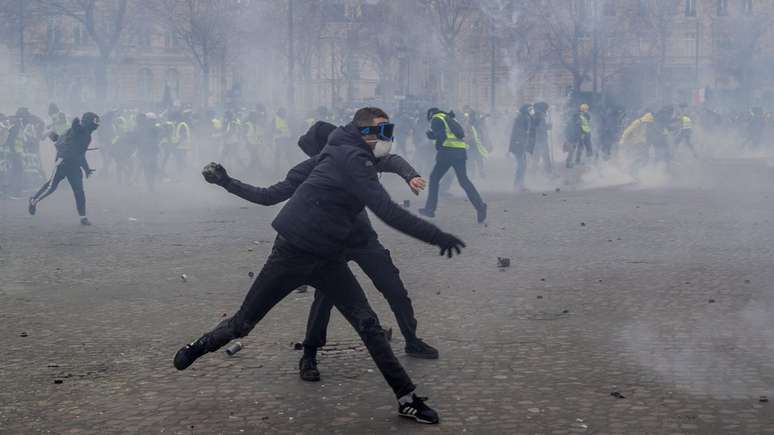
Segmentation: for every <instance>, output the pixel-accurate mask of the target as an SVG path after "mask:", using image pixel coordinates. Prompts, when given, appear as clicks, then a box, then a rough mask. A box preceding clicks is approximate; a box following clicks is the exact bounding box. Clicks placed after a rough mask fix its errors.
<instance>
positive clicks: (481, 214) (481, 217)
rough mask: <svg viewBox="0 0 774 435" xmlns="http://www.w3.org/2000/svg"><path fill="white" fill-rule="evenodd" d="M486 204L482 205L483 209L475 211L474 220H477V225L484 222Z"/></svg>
mask: <svg viewBox="0 0 774 435" xmlns="http://www.w3.org/2000/svg"><path fill="white" fill-rule="evenodd" d="M486 208H487V207H486V204H484V206H483V207H481V208H480V209H478V210H476V219H478V223H483V222H484V221H485V220H486Z"/></svg>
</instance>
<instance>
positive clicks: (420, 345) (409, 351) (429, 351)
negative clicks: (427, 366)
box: [406, 338, 438, 359]
mask: <svg viewBox="0 0 774 435" xmlns="http://www.w3.org/2000/svg"><path fill="white" fill-rule="evenodd" d="M406 355H408V356H413V357H414V358H422V359H438V349H436V348H434V347H433V346H430V345H429V344H427V343H425V342H424V341H422V339H421V338H417V339H416V340H413V341H410V342H408V343H406Z"/></svg>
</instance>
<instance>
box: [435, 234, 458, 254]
mask: <svg viewBox="0 0 774 435" xmlns="http://www.w3.org/2000/svg"><path fill="white" fill-rule="evenodd" d="M435 244H436V245H437V246H438V247H440V248H441V255H446V256H447V257H449V258H452V255H453V251H457V255H459V254H460V252H462V248H464V247H465V243H464V242H463V241H462V240H460V239H458V238H457V236H454V235H451V234H449V233H441V234H439V235H438V237H437V238H436V240H435Z"/></svg>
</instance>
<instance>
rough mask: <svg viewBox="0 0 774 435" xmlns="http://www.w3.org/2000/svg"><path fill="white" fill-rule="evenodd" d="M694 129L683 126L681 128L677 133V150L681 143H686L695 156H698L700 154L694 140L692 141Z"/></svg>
mask: <svg viewBox="0 0 774 435" xmlns="http://www.w3.org/2000/svg"><path fill="white" fill-rule="evenodd" d="M692 132H693V130H691V129H690V128H683V129H681V130H680V132H679V133H677V137H676V138H675V152H677V149H678V148H679V147H680V145H681V144H685V146H687V147H688V149H689V150H691V153H692V154H693V156H694V157H697V156H698V155H699V154H698V153H697V152H696V148H694V147H693V142H692V141H691V136H692V135H691V133H692Z"/></svg>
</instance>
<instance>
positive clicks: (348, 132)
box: [327, 123, 373, 156]
mask: <svg viewBox="0 0 774 435" xmlns="http://www.w3.org/2000/svg"><path fill="white" fill-rule="evenodd" d="M327 146H329V147H338V146H354V147H358V148H361V149H363V150H366V151H368V152H369V153H370V154H371V155H372V156H373V150H371V147H370V146H368V144H367V143H366V141H364V140H363V136H362V135H361V134H360V129H359V128H358V127H357V126H356V125H355V124H352V123H349V124H347V125H345V126H343V127H339V128H337V129H335V130H333V133H331V135H330V136H329V137H328V145H327Z"/></svg>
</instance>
